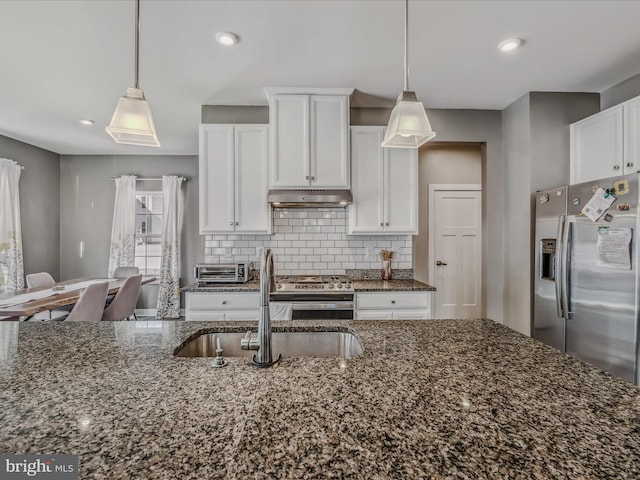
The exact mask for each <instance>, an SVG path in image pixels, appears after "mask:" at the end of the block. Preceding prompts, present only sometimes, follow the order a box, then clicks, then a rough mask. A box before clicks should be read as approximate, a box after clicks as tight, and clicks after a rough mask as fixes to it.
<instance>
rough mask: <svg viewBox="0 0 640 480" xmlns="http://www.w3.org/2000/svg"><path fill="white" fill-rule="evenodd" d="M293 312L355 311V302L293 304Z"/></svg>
mask: <svg viewBox="0 0 640 480" xmlns="http://www.w3.org/2000/svg"><path fill="white" fill-rule="evenodd" d="M291 308H292V309H293V310H353V302H326V303H295V302H294V303H292V304H291Z"/></svg>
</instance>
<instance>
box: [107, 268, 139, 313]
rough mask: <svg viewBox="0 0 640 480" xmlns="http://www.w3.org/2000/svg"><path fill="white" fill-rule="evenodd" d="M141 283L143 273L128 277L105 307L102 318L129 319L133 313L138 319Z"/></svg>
mask: <svg viewBox="0 0 640 480" xmlns="http://www.w3.org/2000/svg"><path fill="white" fill-rule="evenodd" d="M141 283H142V275H136V276H133V277H127V278H126V279H125V281H124V283H123V284H122V286H121V287H120V289H119V290H118V292H117V293H116V295H115V297H113V301H112V302H111V303H110V304H109V306H108V307H107V308H105V309H104V313H103V314H102V320H123V319H125V318H127V319H128V318H129V317H130V316H131V315H133V318H135V319H136V320H137V319H138V317H136V303H137V302H138V293H140V284H141Z"/></svg>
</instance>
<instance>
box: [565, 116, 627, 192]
mask: <svg viewBox="0 0 640 480" xmlns="http://www.w3.org/2000/svg"><path fill="white" fill-rule="evenodd" d="M622 112H623V107H622V105H618V106H616V107H612V108H609V109H608V110H605V111H603V112H600V113H598V114H596V115H592V116H591V117H588V118H585V119H584V120H581V121H579V122H577V123H574V124H572V125H571V180H570V183H571V184H575V183H582V182H589V181H591V180H598V179H600V178H608V177H614V176H617V175H622V173H623V170H622V166H623V154H624V153H623V136H622V135H623V131H622V128H623V127H622V122H623V115H622Z"/></svg>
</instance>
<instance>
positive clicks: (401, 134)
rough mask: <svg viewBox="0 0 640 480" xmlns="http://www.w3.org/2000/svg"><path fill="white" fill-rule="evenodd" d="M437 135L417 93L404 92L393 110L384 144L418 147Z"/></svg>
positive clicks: (394, 146)
mask: <svg viewBox="0 0 640 480" xmlns="http://www.w3.org/2000/svg"><path fill="white" fill-rule="evenodd" d="M435 136H436V134H435V132H434V131H433V130H432V129H431V124H430V123H429V119H428V118H427V113H426V112H425V110H424V106H423V105H422V103H421V102H419V101H418V99H417V98H416V94H415V93H414V92H409V91H404V92H402V93H401V94H400V96H399V97H398V102H397V103H396V106H395V107H393V110H392V111H391V117H390V118H389V125H388V126H387V131H386V133H385V136H384V141H383V142H382V146H383V147H392V148H418V147H419V146H420V145H423V144H425V143H427V142H428V141H429V140H431V139H432V138H433V137H435Z"/></svg>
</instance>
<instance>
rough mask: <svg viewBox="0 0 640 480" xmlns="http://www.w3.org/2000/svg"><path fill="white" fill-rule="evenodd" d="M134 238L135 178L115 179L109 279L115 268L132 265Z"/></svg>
mask: <svg viewBox="0 0 640 480" xmlns="http://www.w3.org/2000/svg"><path fill="white" fill-rule="evenodd" d="M135 237H136V176H135V175H122V176H121V177H119V178H116V203H115V205H114V206H113V223H112V224H111V250H110V252H109V272H108V274H109V277H110V278H111V277H112V276H113V271H114V270H115V269H116V267H124V266H128V265H134V264H135V263H134V262H135V248H136V244H135Z"/></svg>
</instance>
